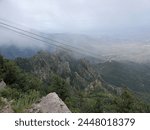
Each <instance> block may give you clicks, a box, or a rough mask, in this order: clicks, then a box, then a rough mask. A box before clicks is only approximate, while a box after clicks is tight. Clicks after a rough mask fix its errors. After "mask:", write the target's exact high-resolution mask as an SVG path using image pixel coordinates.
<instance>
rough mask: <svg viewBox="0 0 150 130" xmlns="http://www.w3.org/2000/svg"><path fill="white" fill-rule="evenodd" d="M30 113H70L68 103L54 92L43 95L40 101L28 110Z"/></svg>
mask: <svg viewBox="0 0 150 130" xmlns="http://www.w3.org/2000/svg"><path fill="white" fill-rule="evenodd" d="M26 112H29V113H70V112H71V111H70V110H69V109H68V107H67V106H66V104H65V103H64V102H63V101H62V100H61V99H60V98H59V97H58V95H57V94H56V93H55V92H53V93H49V94H48V95H47V96H46V97H43V98H42V99H41V100H40V102H39V103H37V104H34V105H33V106H32V108H30V109H29V110H27V111H26Z"/></svg>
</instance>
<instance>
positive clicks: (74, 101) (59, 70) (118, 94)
mask: <svg viewBox="0 0 150 130" xmlns="http://www.w3.org/2000/svg"><path fill="white" fill-rule="evenodd" d="M16 63H17V64H18V65H19V66H20V67H21V68H22V69H23V70H24V71H25V72H28V73H32V74H33V75H35V76H37V77H38V78H40V80H41V81H43V82H44V83H46V84H47V85H48V86H51V87H49V89H52V88H53V90H54V91H56V92H57V93H58V94H59V96H60V97H61V98H62V99H63V100H64V101H65V102H66V103H67V105H68V106H69V107H70V109H71V110H72V111H74V112H138V111H139V112H144V111H149V107H148V106H147V105H146V104H144V103H143V102H142V100H139V99H138V98H137V96H135V95H134V91H133V90H132V88H130V86H129V89H131V90H132V91H129V89H128V86H122V85H121V86H119V85H118V84H113V83H111V82H107V80H106V81H105V79H103V75H102V76H101V73H100V71H98V70H97V65H96V67H95V65H93V64H90V62H89V61H88V60H86V59H76V58H74V57H72V56H70V55H68V54H67V53H65V52H58V53H53V54H50V53H48V52H43V51H42V52H39V53H38V54H37V55H35V56H33V57H31V58H29V59H26V58H18V59H16ZM98 65H99V64H98ZM100 68H102V66H100V67H99V69H100ZM120 73H121V71H120ZM58 77H61V79H59V78H58ZM54 79H55V80H54ZM61 80H62V81H63V82H64V83H60V82H61ZM116 80H117V79H116ZM116 82H117V81H116ZM66 92H67V93H66ZM64 93H65V94H64ZM62 94H63V95H62ZM64 95H66V96H64ZM145 106H146V107H145Z"/></svg>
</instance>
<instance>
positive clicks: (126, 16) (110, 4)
mask: <svg viewBox="0 0 150 130" xmlns="http://www.w3.org/2000/svg"><path fill="white" fill-rule="evenodd" d="M0 18H3V19H7V20H10V21H12V22H14V23H18V24H22V25H25V26H27V27H30V28H33V29H37V30H40V31H47V32H52V33H53V32H57V33H61V32H69V33H70V32H71V33H102V32H105V31H117V30H132V29H133V30H135V29H136V30H140V29H147V28H150V1H149V0H0Z"/></svg>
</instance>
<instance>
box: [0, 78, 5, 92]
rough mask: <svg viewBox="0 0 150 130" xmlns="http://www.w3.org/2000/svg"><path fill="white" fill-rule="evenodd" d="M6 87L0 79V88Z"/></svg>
mask: <svg viewBox="0 0 150 130" xmlns="http://www.w3.org/2000/svg"><path fill="white" fill-rule="evenodd" d="M5 87H6V83H5V82H4V81H3V80H2V81H0V90H1V89H3V88H5Z"/></svg>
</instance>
